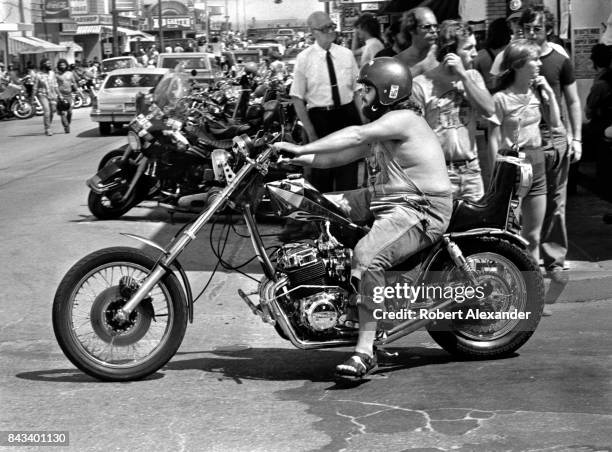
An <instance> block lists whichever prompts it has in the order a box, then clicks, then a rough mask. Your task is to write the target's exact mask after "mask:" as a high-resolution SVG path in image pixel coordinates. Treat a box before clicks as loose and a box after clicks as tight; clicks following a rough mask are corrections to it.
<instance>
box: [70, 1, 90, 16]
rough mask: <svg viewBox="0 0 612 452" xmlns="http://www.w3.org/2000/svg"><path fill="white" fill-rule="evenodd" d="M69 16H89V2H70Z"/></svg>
mask: <svg viewBox="0 0 612 452" xmlns="http://www.w3.org/2000/svg"><path fill="white" fill-rule="evenodd" d="M70 14H72V15H78V14H89V2H88V1H87V0H70Z"/></svg>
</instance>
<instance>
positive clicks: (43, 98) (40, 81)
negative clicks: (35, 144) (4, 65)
mask: <svg viewBox="0 0 612 452" xmlns="http://www.w3.org/2000/svg"><path fill="white" fill-rule="evenodd" d="M33 92H34V95H35V96H36V97H37V98H38V101H39V102H40V105H41V106H42V108H43V125H44V127H45V135H48V136H51V135H53V132H51V123H52V122H53V115H54V113H55V109H56V104H57V98H58V97H59V96H60V92H59V87H58V84H57V76H56V75H55V72H53V66H51V60H49V58H43V59H42V60H41V62H40V71H39V72H37V73H36V77H35V79H34V88H33Z"/></svg>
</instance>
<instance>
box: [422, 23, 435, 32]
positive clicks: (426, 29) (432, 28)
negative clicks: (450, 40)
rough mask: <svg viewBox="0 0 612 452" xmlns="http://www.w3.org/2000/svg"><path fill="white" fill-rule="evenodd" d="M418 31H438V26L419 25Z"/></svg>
mask: <svg viewBox="0 0 612 452" xmlns="http://www.w3.org/2000/svg"><path fill="white" fill-rule="evenodd" d="M418 27H419V30H421V31H438V28H439V27H438V24H425V25H419V26H418Z"/></svg>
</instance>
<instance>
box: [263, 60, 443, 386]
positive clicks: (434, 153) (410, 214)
mask: <svg viewBox="0 0 612 452" xmlns="http://www.w3.org/2000/svg"><path fill="white" fill-rule="evenodd" d="M358 82H359V83H361V84H362V85H363V88H362V93H361V97H362V110H363V114H364V116H365V117H366V118H368V119H369V120H370V122H369V123H367V124H364V125H361V126H351V127H347V128H345V129H342V130H339V131H338V132H335V133H332V134H330V135H328V136H326V137H324V138H321V139H320V140H317V141H314V142H311V143H308V144H306V145H303V146H298V145H296V144H293V143H288V142H279V143H277V144H275V147H276V148H277V150H279V151H282V152H283V155H287V154H290V155H292V157H293V158H290V159H289V160H288V161H289V162H290V163H292V164H297V165H302V166H311V167H314V168H330V167H336V166H341V165H346V164H347V163H350V162H353V161H356V160H359V159H363V158H365V159H366V161H367V167H368V175H369V179H368V180H369V183H368V187H367V188H362V189H357V190H351V191H346V192H338V193H331V194H326V197H328V198H329V199H331V200H332V201H334V202H336V203H337V204H338V205H340V206H341V207H342V208H343V209H344V210H345V211H346V212H347V214H348V215H349V217H350V218H351V220H352V221H354V222H356V223H362V224H371V229H370V231H369V232H368V234H366V235H365V236H364V237H363V238H362V239H361V240H360V241H359V242H358V243H357V246H356V247H355V249H354V253H353V262H352V266H351V283H352V286H353V288H354V289H355V291H356V293H357V296H356V302H357V307H358V314H359V335H358V340H357V345H356V347H355V352H354V353H353V354H352V355H351V357H350V358H349V359H348V360H346V361H345V362H344V363H342V364H340V365H338V366H337V367H336V377H337V378H338V379H340V380H350V381H359V380H361V379H363V378H364V377H365V376H367V375H368V374H370V373H371V372H373V371H374V370H375V369H376V367H377V360H376V355H375V353H374V347H373V344H374V340H375V338H376V331H377V321H376V319H375V318H374V315H373V311H374V309H375V308H376V303H374V301H373V293H374V290H375V288H377V287H383V286H385V271H387V270H389V269H391V268H392V267H393V266H395V265H397V264H399V263H401V262H404V261H405V260H406V259H407V258H408V257H410V256H412V255H413V254H415V253H417V252H418V251H420V250H422V249H423V248H426V247H427V246H429V245H431V244H433V243H434V242H435V241H436V240H438V239H439V238H440V236H441V235H442V234H443V233H444V232H445V231H446V228H447V226H448V223H449V220H450V216H451V213H452V196H451V185H450V181H449V178H448V171H447V169H446V162H445V159H444V154H443V152H442V149H441V147H440V144H439V143H438V139H437V138H436V135H435V134H434V132H433V131H432V130H431V128H430V127H429V125H428V124H427V122H426V121H425V119H424V118H423V117H422V116H421V114H420V110H419V108H418V106H416V104H414V103H413V102H412V101H410V95H411V93H412V76H411V73H410V70H409V69H408V68H407V67H406V66H404V65H403V64H402V63H400V62H399V61H397V60H396V59H394V58H390V57H382V58H375V59H374V60H371V61H369V62H368V63H366V64H365V65H364V66H363V67H362V68H361V71H360V73H359V79H358ZM378 290H380V289H378Z"/></svg>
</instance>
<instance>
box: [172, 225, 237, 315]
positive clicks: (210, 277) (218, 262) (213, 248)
mask: <svg viewBox="0 0 612 452" xmlns="http://www.w3.org/2000/svg"><path fill="white" fill-rule="evenodd" d="M215 224H216V221H215V222H213V223H212V225H211V228H210V234H209V237H210V239H211V241H210V247H211V249H212V252H213V254H214V255H215V257H217V263H216V264H215V268H213V271H212V273H211V274H210V276H209V278H208V281H207V282H206V284H205V285H204V287H203V288H202V290H201V291H200V293H199V294H198V295H197V296H196V297H195V298H194V299H193V304H195V302H196V301H198V300H199V299H200V297H201V296H202V295H204V292H206V289H208V286H209V285H210V283H211V282H212V280H213V277H214V276H215V273H217V270H218V269H219V265H221V259H220V258H219V257H218V256H217V254H216V250H215V247H214V246H213V243H212V232H213V229H214V228H215ZM184 227H185V226H183V228H184ZM183 228H181V230H182V229H183ZM179 232H180V231H179ZM221 235H223V231H221ZM228 236H229V229H228V231H227V234H226V235H225V242H224V243H223V248H222V249H221V254H223V251H225V245H226V244H227V237H228ZM220 244H221V236H219V242H218V245H220Z"/></svg>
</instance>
